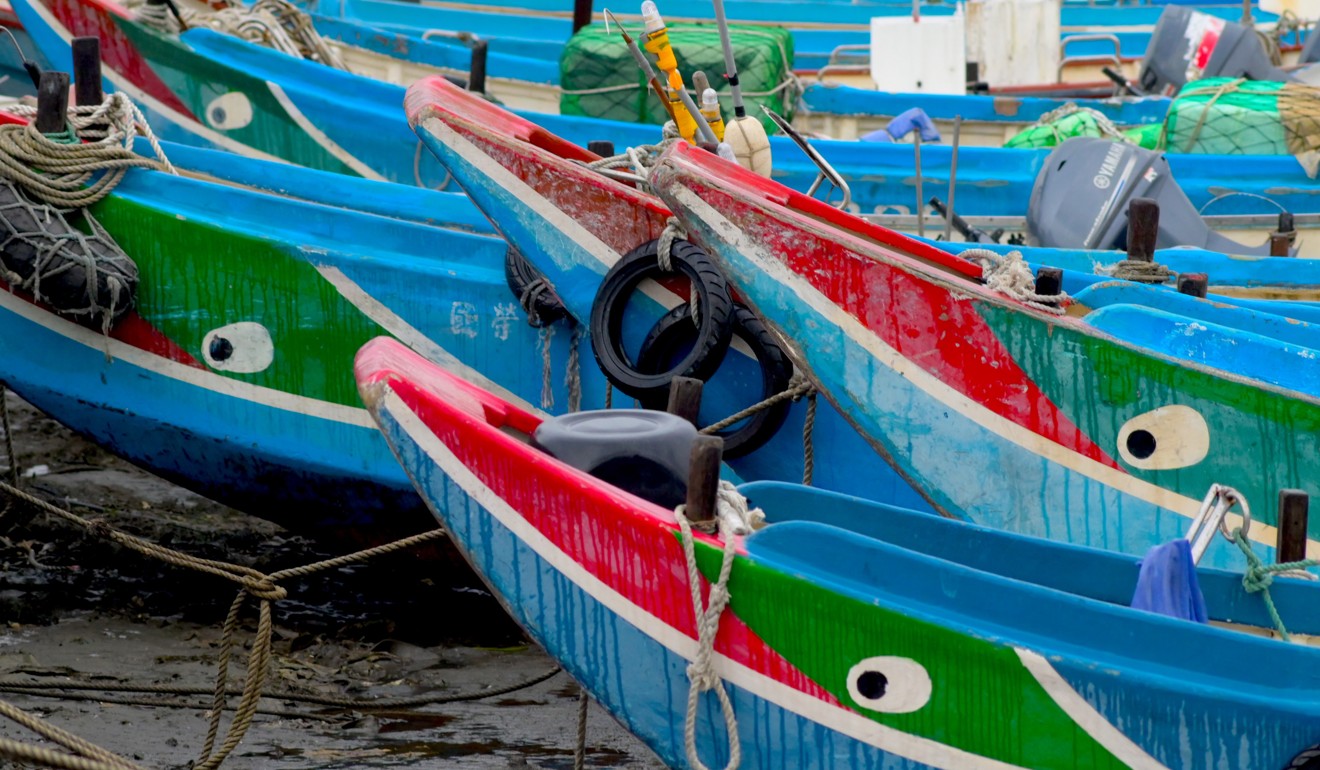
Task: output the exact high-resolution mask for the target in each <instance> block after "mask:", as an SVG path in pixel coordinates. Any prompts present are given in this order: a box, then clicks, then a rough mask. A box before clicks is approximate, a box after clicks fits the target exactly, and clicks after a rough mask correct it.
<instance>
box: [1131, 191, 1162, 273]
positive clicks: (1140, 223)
mask: <svg viewBox="0 0 1320 770" xmlns="http://www.w3.org/2000/svg"><path fill="white" fill-rule="evenodd" d="M1159 234H1160V204H1158V203H1156V202H1155V201H1153V200H1151V199H1150V198H1133V199H1132V202H1131V203H1129V204H1128V234H1127V258H1128V259H1132V260H1136V261H1138V262H1151V261H1154V259H1155V241H1156V240H1157V239H1158V238H1159Z"/></svg>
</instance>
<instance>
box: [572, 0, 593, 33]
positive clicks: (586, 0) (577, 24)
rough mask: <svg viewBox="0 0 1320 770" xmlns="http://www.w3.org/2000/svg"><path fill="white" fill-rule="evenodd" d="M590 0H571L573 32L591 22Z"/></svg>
mask: <svg viewBox="0 0 1320 770" xmlns="http://www.w3.org/2000/svg"><path fill="white" fill-rule="evenodd" d="M591 10H592V9H591V0H573V34H575V35H576V34H577V31H578V30H580V29H582V28H583V27H585V26H587V25H588V24H590V23H591Z"/></svg>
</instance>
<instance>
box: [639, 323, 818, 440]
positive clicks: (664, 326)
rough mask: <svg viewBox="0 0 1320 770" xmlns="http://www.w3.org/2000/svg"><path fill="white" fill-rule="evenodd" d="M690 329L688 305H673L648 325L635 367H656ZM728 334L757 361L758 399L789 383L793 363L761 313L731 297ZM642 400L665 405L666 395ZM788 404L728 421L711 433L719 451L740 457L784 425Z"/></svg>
mask: <svg viewBox="0 0 1320 770" xmlns="http://www.w3.org/2000/svg"><path fill="white" fill-rule="evenodd" d="M695 334H696V328H695V327H693V325H692V317H691V311H690V310H689V309H688V307H687V305H679V306H677V307H675V308H674V309H673V310H670V311H669V312H668V313H666V314H665V315H664V317H663V318H661V319H660V320H659V321H658V322H657V323H656V325H655V326H653V327H651V331H650V333H648V334H647V335H646V339H645V340H643V341H642V349H641V351H639V352H638V354H637V368H638V369H641V370H642V371H644V372H646V371H655V370H656V369H658V368H659V367H660V366H662V365H663V363H662V362H664V361H672V360H673V359H674V356H675V354H676V353H677V352H678V351H679V350H682V347H683V346H684V345H686V344H690V343H691V342H692V339H693V337H694V336H695ZM733 336H734V337H737V338H738V339H740V340H742V341H743V342H745V343H747V347H749V348H751V350H752V355H753V356H754V357H755V358H756V362H757V364H759V365H760V367H761V398H760V399H758V400H763V399H767V398H769V397H771V396H773V395H775V394H776V393H782V392H784V391H785V390H787V389H788V383H789V381H790V380H792V378H793V364H792V363H790V362H789V360H788V356H787V355H785V354H784V350H783V348H781V347H779V343H778V342H776V341H775V338H774V335H772V334H771V333H770V330H769V329H767V328H765V324H763V323H761V319H760V318H757V317H756V314H755V313H753V312H752V311H751V310H750V309H748V308H747V307H746V306H745V305H741V304H739V303H737V302H735V303H733ZM642 405H643V406H645V407H646V408H647V409H664V408H666V407H667V406H668V398H667V397H666V398H664V399H660V398H656V399H647V400H644V401H643V402H642ZM792 406H793V402H791V401H783V402H780V403H778V404H775V405H774V406H772V407H770V408H769V409H766V410H764V411H761V412H757V413H756V414H754V415H752V416H751V417H749V418H748V419H747V420H746V421H745V422H744V424H743V426H742V427H740V428H739V427H736V426H730V427H729V428H726V429H724V430H722V431H719V432H718V433H716V434H715V435H717V436H719V437H720V438H722V439H724V456H725V457H728V458H734V457H742V456H743V455H747V454H751V453H752V452H754V451H756V450H757V449H760V448H761V447H762V446H764V445H765V442H767V441H769V440H770V439H771V438H773V437H774V435H775V434H776V433H778V432H779V429H780V428H781V427H783V425H784V420H785V419H786V418H787V417H788V411H789V410H790V409H791V408H792Z"/></svg>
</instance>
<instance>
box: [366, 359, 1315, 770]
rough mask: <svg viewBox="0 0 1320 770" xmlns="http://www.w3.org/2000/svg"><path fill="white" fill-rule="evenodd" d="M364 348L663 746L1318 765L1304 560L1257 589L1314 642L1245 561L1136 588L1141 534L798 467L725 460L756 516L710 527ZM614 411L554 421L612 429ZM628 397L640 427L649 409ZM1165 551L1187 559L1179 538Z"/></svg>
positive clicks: (584, 429) (442, 469)
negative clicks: (1175, 601) (935, 511)
mask: <svg viewBox="0 0 1320 770" xmlns="http://www.w3.org/2000/svg"><path fill="white" fill-rule="evenodd" d="M356 372H357V377H358V383H359V388H360V389H361V391H362V397H363V401H364V402H365V403H366V404H367V405H368V408H369V409H370V410H371V413H372V415H373V416H374V417H375V418H376V420H377V422H378V424H379V425H380V428H381V431H382V432H383V433H384V435H385V436H386V438H387V440H388V441H389V442H390V445H391V446H392V447H393V449H394V451H395V454H396V455H397V456H398V458H399V460H400V461H401V463H402V464H403V465H404V467H406V468H407V469H408V473H409V475H410V476H411V478H412V479H413V481H414V483H415V484H416V485H417V488H418V490H419V491H420V492H421V493H422V495H423V496H424V497H425V498H426V500H427V502H428V504H429V505H430V506H431V509H432V511H433V512H434V513H435V515H436V517H437V519H438V520H439V521H440V522H441V523H442V524H443V525H444V526H445V528H446V529H447V531H448V532H449V533H450V536H451V537H452V538H453V540H454V542H455V543H457V544H458V547H459V548H460V549H461V550H462V551H463V553H464V554H465V556H466V557H467V558H468V560H469V561H470V563H471V564H472V565H473V567H475V569H476V570H477V572H478V573H479V574H480V575H481V576H482V578H483V579H484V580H485V581H486V583H487V585H488V586H489V587H490V589H491V591H492V592H493V593H494V594H495V595H496V596H497V597H499V598H500V600H501V602H502V603H503V605H504V607H505V608H506V609H507V610H508V611H509V612H510V614H511V615H512V616H513V617H514V618H515V619H516V620H517V621H518V622H519V623H521V624H522V625H523V627H524V628H525V629H526V630H527V631H528V633H529V634H530V635H531V636H532V638H533V639H535V640H536V641H537V642H538V643H540V644H541V645H542V646H543V647H544V648H545V649H546V651H547V652H548V653H549V654H550V655H551V656H552V657H554V658H555V659H556V660H558V661H559V662H560V663H561V664H562V665H563V666H564V668H565V669H566V670H567V671H568V672H569V673H571V674H572V675H573V676H574V677H575V678H576V679H577V680H578V682H579V683H581V684H582V686H583V687H584V688H585V689H586V690H587V691H588V692H589V693H590V694H591V695H592V697H594V698H595V699H596V700H597V701H598V702H599V703H600V704H601V705H602V706H604V707H605V708H606V709H607V710H608V711H609V712H610V713H611V714H613V715H614V716H615V717H616V718H618V719H619V720H620V721H621V722H622V723H623V724H624V725H626V726H627V727H628V729H629V730H631V731H632V732H633V733H635V734H636V735H637V736H639V737H640V738H641V739H642V740H643V741H645V742H646V743H647V745H649V746H650V747H651V748H652V749H653V750H655V752H656V753H657V754H658V755H659V757H660V758H661V760H663V761H664V762H665V763H666V764H667V765H668V766H670V767H676V768H679V767H681V768H689V767H691V768H696V767H731V766H738V767H744V768H781V767H803V768H817V767H819V768H827V767H839V768H845V767H846V768H879V767H888V768H929V767H938V768H950V769H957V770H964V769H965V768H992V767H993V768H1018V767H1031V768H1058V769H1059V770H1064V769H1065V768H1067V769H1071V768H1079V767H1129V768H1133V767H1135V768H1161V767H1172V768H1180V770H1201V769H1204V770H1211V768H1221V767H1238V768H1248V767H1251V768H1283V767H1289V768H1307V769H1308V770H1309V769H1310V768H1314V767H1315V763H1316V760H1315V755H1316V752H1315V751H1313V750H1310V751H1308V748H1309V747H1311V746H1312V744H1313V743H1314V741H1315V740H1316V727H1315V726H1316V724H1317V719H1318V718H1320V678H1317V673H1316V672H1317V671H1320V666H1318V665H1317V664H1318V663H1320V658H1317V654H1318V653H1317V650H1316V649H1315V648H1314V647H1313V646H1311V645H1310V643H1309V642H1310V639H1308V638H1307V637H1306V636H1305V635H1306V634H1314V633H1315V632H1316V631H1318V630H1320V628H1317V627H1316V626H1315V621H1316V618H1317V617H1320V614H1317V612H1316V610H1317V609H1318V607H1317V602H1318V601H1320V591H1317V586H1316V585H1315V584H1314V583H1311V582H1308V581H1301V580H1288V579H1284V578H1277V579H1275V580H1274V582H1273V584H1272V585H1271V586H1270V588H1269V591H1270V592H1271V594H1272V599H1273V601H1274V606H1275V607H1276V608H1277V610H1278V612H1279V615H1280V616H1281V617H1283V618H1286V619H1287V622H1288V623H1290V624H1291V626H1290V629H1291V631H1292V632H1293V633H1294V634H1295V636H1294V637H1293V639H1294V640H1295V641H1304V640H1305V641H1306V642H1307V643H1304V644H1286V643H1284V642H1282V641H1280V640H1278V639H1271V638H1261V636H1259V635H1257V634H1262V633H1263V634H1265V635H1269V634H1270V630H1269V629H1271V628H1272V625H1273V624H1272V623H1271V620H1270V616H1269V613H1268V611H1267V610H1266V608H1265V602H1264V601H1263V600H1262V599H1261V597H1260V596H1258V595H1252V594H1248V593H1247V592H1246V590H1245V589H1244V587H1243V581H1242V575H1241V573H1240V571H1235V572H1227V571H1218V570H1212V569H1206V568H1202V569H1200V570H1196V571H1195V572H1194V573H1193V574H1191V575H1190V576H1188V577H1187V583H1186V584H1183V585H1184V586H1185V587H1184V589H1183V590H1182V591H1177V592H1176V595H1178V596H1180V597H1182V598H1183V599H1184V600H1185V601H1186V602H1188V603H1189V604H1194V603H1195V602H1196V598H1197V597H1198V596H1199V597H1203V601H1204V606H1203V609H1204V615H1203V616H1201V617H1204V618H1205V619H1208V620H1209V621H1210V622H1209V623H1204V622H1195V621H1194V620H1189V619H1185V618H1184V617H1170V616H1168V615H1165V614H1157V613H1156V612H1149V611H1145V610H1139V609H1132V608H1130V607H1129V604H1130V603H1132V602H1133V600H1134V596H1135V594H1136V591H1135V589H1136V588H1137V587H1138V586H1139V585H1142V579H1141V577H1142V576H1141V569H1142V567H1141V565H1140V563H1139V560H1138V559H1137V558H1136V557H1133V556H1122V555H1118V554H1113V553H1107V552H1102V551H1095V550H1090V549H1085V548H1079V547H1076V546H1067V545H1061V544H1056V543H1049V542H1045V541H1040V540H1035V539H1031V538H1023V537H1019V536H1015V535H1008V534H1004V533H1001V532H995V531H990V530H985V529H981V528H979V527H975V526H971V525H967V524H963V523H959V522H953V521H948V520H944V519H941V518H939V517H934V516H929V515H923V514H917V513H912V512H907V511H903V510H901V509H898V508H894V507H889V506H883V505H876V504H873V503H869V502H864V501H861V500H858V499H855V498H851V497H847V496H843V495H838V494H833V493H828V492H822V491H819V490H814V489H810V488H806V487H800V486H795V485H789V484H772V483H753V484H746V485H743V486H742V487H740V488H739V490H738V491H739V492H740V493H741V494H742V495H745V496H746V498H747V505H748V506H759V507H760V508H761V509H762V511H763V512H764V516H765V520H766V521H767V522H769V523H768V525H767V526H765V527H764V528H762V529H760V530H759V531H755V532H752V533H751V534H749V535H744V534H741V533H739V532H738V530H737V529H735V527H734V526H730V525H723V524H722V525H720V534H719V535H714V536H712V535H708V534H703V533H702V532H701V531H699V530H698V529H697V526H698V525H696V524H694V525H692V528H691V529H688V527H687V525H686V523H683V524H682V525H681V524H680V519H679V517H682V516H683V515H684V514H682V513H680V514H678V515H677V516H676V514H675V512H674V511H673V510H672V509H669V508H667V507H665V506H662V505H659V504H656V503H654V502H651V501H649V500H646V499H642V498H641V497H639V496H636V495H635V494H633V493H630V492H627V491H624V490H622V489H620V488H618V487H615V486H612V485H611V484H609V483H607V482H605V481H603V480H602V479H601V478H598V477H596V476H594V475H590V474H588V473H587V472H585V471H583V470H581V469H580V468H581V467H582V466H581V465H578V464H576V463H571V462H570V461H565V460H562V459H559V457H558V456H556V455H555V454H552V453H551V452H548V451H545V450H542V449H541V448H540V445H539V442H540V440H542V439H543V438H544V436H545V434H546V432H547V431H546V430H545V428H546V427H548V426H549V425H550V423H551V422H554V421H549V422H542V421H541V420H539V419H538V418H537V417H536V416H534V415H531V414H529V413H527V412H524V411H522V410H520V409H518V408H517V407H516V406H514V405H511V404H508V403H507V402H504V401H503V400H502V399H500V398H499V397H498V396H495V395H493V394H491V393H489V392H487V391H484V390H482V389H481V388H479V387H476V386H473V385H471V384H468V383H465V382H463V381H461V380H460V379H459V378H456V377H454V376H452V375H450V374H448V373H446V372H444V371H441V370H439V369H437V368H436V367H433V366H430V365H428V364H427V363H426V362H425V361H424V360H422V359H420V358H419V357H417V356H416V355H414V354H412V353H410V352H409V351H407V350H405V349H403V348H402V347H400V346H399V345H397V344H396V343H393V342H391V341H388V340H378V341H373V342H372V343H370V344H369V345H367V346H366V347H364V348H363V350H362V351H361V352H360V353H359V354H358V357H357V363H356ZM599 418H603V420H604V421H603V422H601V423H599V429H598V430H597V429H590V426H591V425H592V424H593V423H592V422H591V421H592V420H595V419H599ZM611 419H613V420H617V419H618V418H617V417H614V416H612V414H611V413H605V414H603V415H602V414H601V413H586V414H584V415H580V416H577V419H575V420H574V421H573V423H572V425H575V426H578V428H579V429H580V431H581V435H583V436H587V435H590V436H604V435H606V434H607V433H609V432H610V430H611V429H610V428H609V427H606V425H607V422H608V421H609V420H611ZM625 419H628V418H625ZM633 419H634V420H636V421H635V422H633V423H632V424H631V426H630V427H631V428H632V430H633V431H635V433H634V434H632V435H635V436H636V437H637V441H636V442H634V446H653V445H654V444H653V443H650V442H647V441H644V440H643V439H644V438H647V437H651V436H653V435H655V434H658V433H661V431H659V430H656V429H654V428H651V427H650V426H658V425H659V424H660V421H659V420H658V419H656V420H648V421H646V422H642V421H641V420H640V419H639V418H633ZM608 424H609V425H614V426H615V427H619V426H618V424H616V423H608ZM561 425H562V426H565V427H566V425H567V424H561ZM556 428H559V426H556ZM555 432H556V434H558V433H559V430H556V431H555ZM532 437H535V439H533V438H532ZM533 441H535V443H532V442H533ZM560 446H562V444H561V445H560ZM634 451H635V450H634ZM659 454H660V452H659V450H657V453H656V456H657V457H658V456H659ZM721 494H724V493H721ZM727 499H728V498H727V497H726V500H727ZM736 503H737V499H736V498H735V499H734V501H732V502H730V503H729V506H730V508H729V509H730V510H731V511H733V512H734V514H736V513H737V505H736ZM1216 510H1218V508H1216ZM744 518H750V517H742V516H737V515H731V516H729V517H727V518H725V519H724V520H725V521H729V520H730V519H734V520H735V521H741V520H743V519H744ZM747 529H750V527H748V528H747ZM1211 531H1212V532H1213V527H1212V530H1211ZM1175 537H1177V536H1175ZM1162 550H1163V549H1162ZM1167 550H1168V551H1172V552H1173V553H1174V554H1183V555H1184V560H1183V561H1181V562H1179V561H1178V559H1177V557H1176V556H1175V557H1174V558H1172V559H1166V561H1165V563H1168V564H1173V565H1180V566H1181V569H1180V570H1178V569H1173V568H1171V569H1170V572H1176V573H1177V574H1184V575H1185V573H1187V572H1191V571H1192V570H1191V569H1190V568H1189V564H1190V556H1187V554H1189V553H1194V551H1193V549H1192V548H1191V547H1188V545H1187V543H1186V542H1184V543H1182V544H1178V543H1176V542H1173V543H1170V545H1169V546H1168V547H1167ZM1150 561H1151V562H1153V563H1158V556H1152V557H1150ZM1189 584H1195V585H1196V586H1197V587H1196V588H1195V589H1192V588H1191V587H1190V585H1189ZM1147 585H1149V584H1147ZM717 587H718V588H717ZM1169 594H1170V595H1171V596H1172V595H1175V589H1170V591H1169ZM707 595H708V596H709V599H706V597H707ZM725 602H727V606H726V605H725ZM708 605H709V609H708V608H707V607H708ZM1193 617H1195V616H1193ZM1253 632H1254V633H1253ZM1256 664H1259V665H1256Z"/></svg>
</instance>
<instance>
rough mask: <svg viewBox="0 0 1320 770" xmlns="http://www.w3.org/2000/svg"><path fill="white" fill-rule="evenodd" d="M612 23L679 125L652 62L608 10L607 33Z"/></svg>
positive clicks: (662, 102) (670, 115)
mask: <svg viewBox="0 0 1320 770" xmlns="http://www.w3.org/2000/svg"><path fill="white" fill-rule="evenodd" d="M610 22H614V24H615V26H617V27H618V28H619V34H620V35H622V36H623V42H625V43H627V44H628V52H629V53H631V54H632V57H633V61H635V62H637V66H638V67H641V69H642V72H643V73H644V74H645V75H646V82H648V83H650V84H651V90H652V91H655V95H656V96H658V97H660V103H661V104H662V105H664V108H665V112H667V113H669V117H670V119H671V120H673V121H674V122H675V123H677V122H678V118H677V117H675V116H674V110H673V108H672V107H670V106H669V97H668V96H666V95H665V87H664V86H663V85H661V84H660V76H659V75H657V74H656V72H655V68H654V67H652V66H651V60H650V59H647V58H646V54H644V53H642V49H641V48H639V47H638V46H637V41H635V40H633V39H632V36H631V35H629V34H628V30H627V29H625V28H624V26H623V24H621V23H620V22H619V19H618V18H617V17H616V16H615V15H614V13H613V12H611V11H610V9H608V8H606V9H605V32H606V33H608V32H609V31H610Z"/></svg>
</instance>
